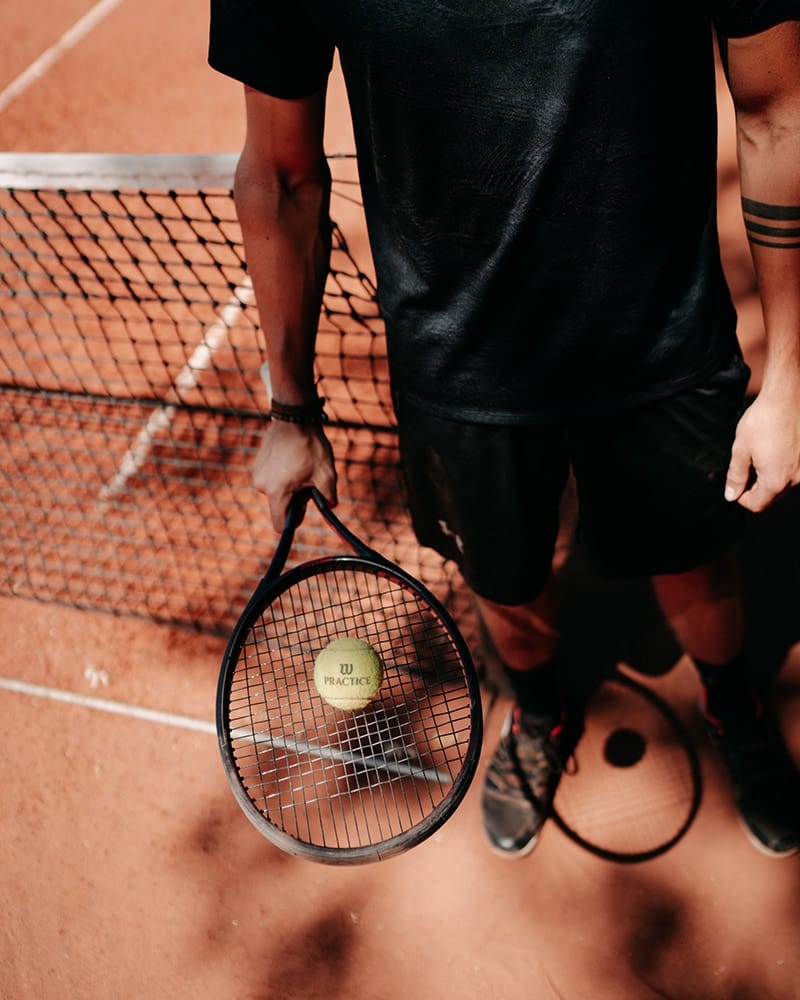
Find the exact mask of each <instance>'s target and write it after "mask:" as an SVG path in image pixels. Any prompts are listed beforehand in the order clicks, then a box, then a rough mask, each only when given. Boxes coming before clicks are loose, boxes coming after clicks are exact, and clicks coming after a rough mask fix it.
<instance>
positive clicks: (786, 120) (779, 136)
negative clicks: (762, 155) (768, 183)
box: [736, 101, 800, 150]
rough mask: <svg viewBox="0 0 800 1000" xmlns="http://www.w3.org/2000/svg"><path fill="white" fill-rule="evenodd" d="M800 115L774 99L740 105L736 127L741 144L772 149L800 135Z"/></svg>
mask: <svg viewBox="0 0 800 1000" xmlns="http://www.w3.org/2000/svg"><path fill="white" fill-rule="evenodd" d="M799 129H800V115H798V114H797V112H796V111H793V110H790V109H787V108H785V107H784V106H783V105H782V104H780V103H774V102H771V101H759V102H751V103H748V104H746V105H744V104H741V105H737V107H736V131H737V134H738V138H739V143H740V145H741V146H743V147H745V148H749V149H753V150H770V149H775V148H777V147H779V146H780V145H781V144H782V143H783V142H784V141H785V140H787V139H791V138H792V137H796V136H797V134H798V130H799Z"/></svg>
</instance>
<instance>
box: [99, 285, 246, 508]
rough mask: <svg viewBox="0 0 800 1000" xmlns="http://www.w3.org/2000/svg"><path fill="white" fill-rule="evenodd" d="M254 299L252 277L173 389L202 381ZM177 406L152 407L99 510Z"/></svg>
mask: <svg viewBox="0 0 800 1000" xmlns="http://www.w3.org/2000/svg"><path fill="white" fill-rule="evenodd" d="M252 300H253V285H252V282H251V281H250V279H249V278H245V280H244V281H243V282H242V283H241V285H239V286H238V287H237V288H236V289H235V290H234V293H233V295H232V296H231V298H230V299H229V301H228V302H227V303H226V304H225V306H223V308H222V311H221V312H220V314H219V318H218V319H217V320H216V322H215V323H213V324H212V325H211V326H210V327H209V328H208V330H206V333H205V335H204V337H203V339H202V340H201V341H200V343H199V344H198V345H197V347H195V349H194V350H193V351H192V355H191V357H190V358H189V360H188V361H187V362H186V364H185V365H184V366H183V368H182V369H181V370H180V372H179V374H178V377H177V378H176V379H175V382H174V383H173V385H172V387H171V390H170V391H171V392H173V393H175V394H177V393H178V391H186V390H189V389H196V388H197V387H198V385H199V384H200V376H201V374H202V373H203V372H204V371H206V370H207V369H208V368H210V366H211V362H212V359H213V357H214V354H215V352H216V351H218V350H219V349H220V347H222V345H223V344H224V343H225V339H226V337H227V336H228V333H229V332H230V331H231V330H232V329H233V327H234V326H235V325H236V323H237V321H238V319H239V317H240V316H241V315H242V313H243V312H244V310H245V308H246V307H247V306H248V305H249V304H250V302H252ZM175 413H176V408H175V406H174V405H172V404H171V403H163V404H162V405H161V406H159V407H158V408H157V409H155V410H154V411H153V413H152V414H151V416H150V418H149V419H148V421H147V423H146V424H145V425H144V427H143V428H142V429H141V430H140V431H139V433H138V434H137V435H136V440H135V441H134V442H133V444H132V445H131V446H130V448H128V450H127V451H126V452H125V454H124V455H123V456H122V461H121V462H120V464H119V468H118V469H117V471H116V473H115V474H114V475H113V476H112V478H111V479H110V480H109V481H108V482H107V483H106V484H105V485H104V486H103V488H102V489H101V490H100V511H101V512H102V510H103V509H104V504H105V502H106V501H108V500H110V499H111V498H112V497H115V496H117V495H118V494H120V493H121V492H122V491H123V490H124V489H125V487H126V485H127V483H128V480H129V479H130V478H131V476H135V475H136V473H137V472H138V471H139V470H140V469H141V468H142V466H143V465H144V463H145V462H146V461H147V457H148V455H149V454H150V452H151V451H152V449H153V445H154V444H155V441H156V438H157V436H158V435H159V434H160V433H161V432H162V431H164V430H167V429H168V428H169V426H170V424H171V423H172V421H173V419H174V418H175Z"/></svg>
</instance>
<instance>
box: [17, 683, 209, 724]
mask: <svg viewBox="0 0 800 1000" xmlns="http://www.w3.org/2000/svg"><path fill="white" fill-rule="evenodd" d="M0 689H3V690H5V691H13V692H14V693H15V694H27V695H31V696H32V697H34V698H47V699H48V700H49V701H61V702H66V703H67V704H68V705H78V706H80V707H81V708H92V709H94V710H95V711H97V712H110V713H111V714H112V715H124V716H127V717H128V718H129V719H140V720H142V721H143V722H157V723H159V724H161V725H164V726H176V727H177V728H178V729H192V730H194V731H195V732H198V733H216V731H217V730H216V726H215V725H214V723H213V722H207V721H206V720H205V719H193V718H192V717H191V716H188V715H175V714H174V713H173V712H158V711H156V710H155V709H153V708H142V707H141V706H140V705H126V704H125V703H124V702H121V701H110V700H109V699H107V698H92V697H91V696H89V695H82V694H76V693H74V692H73V691H62V690H61V689H60V688H51V687H45V686H43V685H41V684H29V683H27V681H18V680H15V679H14V678H12V677H0Z"/></svg>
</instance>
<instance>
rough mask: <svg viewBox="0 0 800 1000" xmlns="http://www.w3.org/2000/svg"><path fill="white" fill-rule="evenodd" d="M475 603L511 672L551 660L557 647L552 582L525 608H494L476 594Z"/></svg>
mask: <svg viewBox="0 0 800 1000" xmlns="http://www.w3.org/2000/svg"><path fill="white" fill-rule="evenodd" d="M475 601H476V603H477V605H478V608H479V610H480V613H481V617H482V618H483V621H484V624H485V625H486V629H487V631H488V632H489V637H490V638H491V640H492V643H493V644H494V648H495V650H496V652H497V654H498V655H499V657H500V659H501V660H502V661H503V663H504V664H505V665H506V666H507V667H508V668H509V669H510V670H514V671H526V670H531V669H532V668H533V667H537V666H539V665H540V664H542V663H545V662H546V661H548V660H550V659H552V657H553V654H554V653H555V650H556V646H557V645H558V631H557V626H556V622H557V618H558V605H557V599H556V588H555V584H554V583H553V581H552V579H551V580H550V581H549V582H548V583H547V585H546V586H545V588H544V590H543V591H542V593H541V594H539V596H538V597H535V598H534V599H533V600H532V601H529V602H528V603H527V604H518V605H514V606H509V605H506V604H495V603H494V601H488V600H486V598H484V597H479V596H478V595H477V594H476V595H475Z"/></svg>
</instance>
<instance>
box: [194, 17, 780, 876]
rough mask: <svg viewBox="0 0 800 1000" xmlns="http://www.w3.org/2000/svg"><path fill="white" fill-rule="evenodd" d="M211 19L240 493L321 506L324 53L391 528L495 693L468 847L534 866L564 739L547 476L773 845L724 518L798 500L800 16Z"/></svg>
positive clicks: (775, 744) (761, 719)
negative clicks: (721, 164)
mask: <svg viewBox="0 0 800 1000" xmlns="http://www.w3.org/2000/svg"><path fill="white" fill-rule="evenodd" d="M211 12H212V18H211V46H210V61H211V64H212V65H213V66H214V67H215V68H217V69H219V70H220V71H221V72H224V73H227V74H229V75H231V76H233V77H235V78H237V79H239V80H241V81H242V82H243V83H244V84H245V92H246V108H247V121H248V129H247V140H246V143H245V148H244V150H243V153H242V156H241V159H240V162H239V167H238V170H237V176H236V201H237V208H238V212H239V217H240V220H241V223H242V230H243V235H244V240H245V250H246V253H247V258H248V266H249V270H250V273H251V275H252V278H253V283H254V287H255V291H256V299H257V301H258V305H259V310H260V314H261V319H262V325H263V328H264V331H265V335H266V338H267V354H268V362H269V367H270V374H271V382H272V391H273V400H274V404H277V405H275V407H274V410H273V417H274V418H275V419H274V420H273V422H272V424H271V426H270V428H269V429H268V431H267V432H266V434H265V437H264V441H263V444H262V447H261V449H260V452H259V455H258V458H257V462H256V469H255V481H256V484H257V485H258V486H259V487H260V488H262V489H263V490H264V491H265V493H266V494H267V497H268V500H269V504H270V509H271V512H272V517H273V520H274V522H275V524H276V526H280V525H282V523H283V520H284V514H285V510H286V505H287V503H288V499H289V497H290V496H291V495H292V493H293V492H295V491H296V490H298V489H300V488H302V487H303V486H306V485H315V486H317V487H318V488H319V489H320V490H321V492H322V493H323V494H325V495H326V496H327V497H328V498H329V499H330V500H331V501H335V496H336V477H335V470H334V467H333V460H332V455H331V451H330V447H329V444H328V442H327V440H326V438H325V435H324V432H323V430H322V428H321V426H320V414H321V403H320V401H319V400H318V398H317V395H316V391H315V387H314V379H313V352H314V339H315V332H316V322H317V317H318V313H319V305H320V298H321V293H322V288H323V284H324V280H325V274H326V270H327V262H328V252H329V243H328V239H329V229H328V223H327V220H328V194H329V176H328V172H327V167H326V163H325V157H324V151H323V146H322V128H323V121H324V108H325V86H326V79H327V75H328V73H329V71H330V67H331V61H332V56H333V52H334V50H335V49H336V50H338V52H339V55H340V58H341V63H342V68H343V72H344V76H345V81H346V84H347V90H348V97H349V101H350V107H351V112H352V117H353V126H354V132H355V137H356V147H357V154H358V163H359V175H360V179H361V186H362V192H363V198H364V206H365V211H366V216H367V224H368V228H369V234H370V241H371V246H372V251H373V256H374V260H375V266H376V271H377V276H378V290H379V298H380V303H381V309H382V312H383V315H384V318H385V321H386V330H387V344H388V350H389V362H390V372H391V378H392V387H393V393H394V398H395V405H396V411H397V416H398V424H399V428H400V442H401V452H402V455H403V461H404V466H405V470H406V476H407V480H408V486H409V498H410V504H411V512H412V517H413V521H414V527H415V530H416V532H417V535H418V537H419V539H420V541H421V542H422V543H423V544H426V545H432V546H434V547H435V548H437V549H438V550H439V551H440V552H441V553H442V554H444V555H446V556H448V557H451V558H454V559H455V560H456V561H457V562H458V564H459V566H460V567H461V570H462V573H463V575H464V577H465V579H466V581H467V583H468V584H469V585H470V587H471V588H472V590H473V592H474V594H475V596H476V601H477V604H478V607H479V609H480V611H481V614H482V618H483V621H484V623H485V625H486V628H487V630H488V632H489V634H490V636H491V638H492V640H493V642H494V645H495V647H496V649H497V651H498V653H499V655H500V657H501V658H502V660H503V662H504V663H505V665H506V668H507V671H508V676H509V679H510V682H511V684H512V687H513V690H514V692H515V696H516V704H515V707H514V710H513V712H512V714H511V716H510V717H509V720H508V723H507V725H506V727H505V729H504V732H503V735H502V737H501V741H500V745H499V746H498V748H497V751H496V753H495V755H494V757H493V759H492V761H491V762H490V764H489V767H488V771H487V777H486V782H485V786H484V790H483V799H482V804H483V819H484V827H485V830H486V833H487V835H488V837H489V839H490V841H491V843H492V844H493V846H494V847H495V848H497V849H498V850H499V851H501V852H503V853H504V854H506V855H509V856H518V855H520V854H523V853H525V852H526V851H528V850H530V849H531V848H532V847H533V846H534V844H535V843H536V841H537V839H538V836H539V833H540V831H541V828H542V824H543V823H544V820H545V819H546V816H547V814H548V812H549V810H550V807H551V804H552V799H553V796H554V794H555V789H556V787H557V782H558V779H559V776H560V773H561V770H562V768H563V766H564V763H565V761H566V758H567V757H568V756H569V754H570V752H571V751H572V749H573V748H574V745H575V741H576V740H577V738H578V736H579V734H580V729H581V723H580V718H579V717H576V716H575V714H574V712H572V711H571V710H570V706H569V704H568V699H567V697H566V695H565V693H564V692H562V691H561V690H560V685H559V678H560V675H561V673H562V669H561V665H560V663H559V658H560V655H561V654H560V650H559V642H558V635H557V629H556V609H557V602H556V596H555V591H554V586H553V581H552V576H551V563H552V554H553V546H554V543H555V537H556V534H557V530H558V503H559V499H560V496H561V493H562V491H563V488H564V484H565V481H566V477H567V474H568V471H569V469H570V468H572V469H573V470H574V472H575V477H576V482H577V487H578V495H579V500H580V535H581V539H582V542H583V544H584V545H585V546H586V549H587V552H588V554H589V556H590V557H591V559H592V561H593V563H594V565H595V566H596V568H597V570H598V572H600V573H603V574H605V575H607V576H612V577H631V576H652V577H653V579H654V585H655V589H656V593H657V594H658V596H659V599H660V602H661V605H662V608H663V610H664V613H665V615H666V617H667V619H668V620H669V622H670V624H671V625H672V627H673V629H674V630H675V632H676V634H677V636H678V638H679V639H680V641H681V642H682V643H683V645H684V648H685V649H686V651H687V652H688V653H689V654H690V655H691V656H692V657H693V659H694V661H695V662H696V664H697V666H698V669H699V670H700V674H701V678H702V681H703V692H704V704H703V707H704V715H705V718H706V721H707V724H708V727H709V730H710V732H711V735H712V737H713V738H714V739H715V741H716V742H717V743H718V745H719V747H720V750H721V751H722V755H723V759H724V760H725V762H726V764H727V765H728V768H729V770H730V773H731V777H732V780H733V785H734V794H735V798H736V801H737V804H738V806H739V810H740V813H741V814H742V817H743V818H744V820H745V822H746V824H747V826H748V829H749V830H750V832H751V833H752V835H753V836H754V838H755V839H756V840H757V842H758V843H759V844H760V845H761V846H762V847H763V848H764V849H766V850H768V851H769V852H771V853H774V854H788V853H792V852H794V851H796V850H797V849H798V848H800V784H799V783H798V779H797V773H796V771H795V769H794V767H793V765H792V762H791V761H790V759H789V757H788V755H787V754H786V751H785V749H784V748H783V745H782V743H781V741H780V737H779V733H778V729H777V725H776V723H775V721H774V719H773V718H772V716H771V715H770V713H768V712H767V711H766V710H765V709H764V708H763V706H761V705H760V704H759V703H758V702H757V700H756V699H755V698H754V697H753V696H752V695H751V693H750V692H749V690H748V688H747V684H746V677H745V675H746V673H747V670H746V669H745V665H744V664H743V662H742V654H741V651H740V649H741V642H742V635H741V611H740V602H739V595H738V587H737V581H736V578H735V572H734V569H733V563H732V561H731V558H730V556H729V554H728V546H729V544H730V542H731V541H732V540H733V539H734V538H735V537H736V534H737V531H738V530H739V521H740V519H741V517H742V516H743V511H744V510H745V509H747V510H750V511H758V510H762V509H763V508H764V507H766V506H767V505H768V504H769V503H770V502H771V501H772V500H773V499H774V498H775V497H776V496H777V495H779V494H780V493H781V492H783V491H784V490H785V489H786V488H788V487H789V486H790V485H792V484H794V483H797V482H798V481H800V239H798V233H800V229H798V225H797V224H798V221H800V171H798V166H797V165H798V163H800V55H799V54H798V53H800V23H799V22H800V0H716V2H714V3H709V4H706V3H692V4H689V3H679V4H677V5H676V4H675V3H674V2H671V3H667V2H666V0H655V2H654V3H650V4H638V3H631V0H498V2H497V3H496V4H492V5H491V6H490V9H488V10H487V7H486V5H485V4H482V3H479V2H478V0H437V2H436V3H431V2H430V0H403V2H401V3H396V2H390V0H359V2H356V0H337V2H332V0H327V2H323V0H298V2H297V3H296V4H294V5H293V6H292V9H291V12H289V11H288V10H287V8H286V5H284V4H278V3H276V2H274V0H212V3H211ZM714 28H716V32H717V35H718V37H719V40H720V48H721V52H722V55H723V60H724V62H725V66H726V71H727V74H728V79H729V83H730V86H731V91H732V94H733V97H734V101H735V103H736V107H737V120H738V129H739V145H740V167H741V178H742V190H743V194H744V200H743V208H744V212H745V221H746V224H747V228H748V234H749V235H750V239H751V245H752V249H753V257H754V261H755V265H756V270H757V274H758V279H759V287H760V291H761V296H762V301H763V305H764V316H765V324H766V332H767V348H768V353H767V362H766V366H765V371H764V380H763V385H762V390H761V392H760V394H759V396H758V398H757V400H756V401H755V402H754V403H753V404H752V406H751V407H750V408H749V409H748V410H747V411H746V413H745V414H744V416H742V413H741V408H742V399H743V394H744V389H745V386H746V383H747V377H748V372H747V369H746V366H745V365H744V362H743V361H742V357H741V353H740V350H739V347H738V344H737V341H736V335H735V323H736V318H735V313H734V310H733V307H732V304H731V300H730V295H729V293H728V288H727V285H726V282H725V278H724V276H723V272H722V267H721V264H720V259H719V246H718V236H717V230H716V202H715V184H716V169H715V155H716V117H715V115H716V106H715V99H716V93H715V78H714V58H713V29H714ZM287 415H288V416H289V417H290V418H291V419H289V420H286V419H285V417H286V416H287ZM282 418H283V419H282ZM476 470H478V471H476ZM486 525H491V529H490V530H487V528H486ZM753 747H755V758H754V757H753V754H752V753H750V752H749V750H750V749H752V748H753ZM745 749H748V752H747V753H745V752H743V751H744V750H745ZM754 760H755V766H753V761H754Z"/></svg>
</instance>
